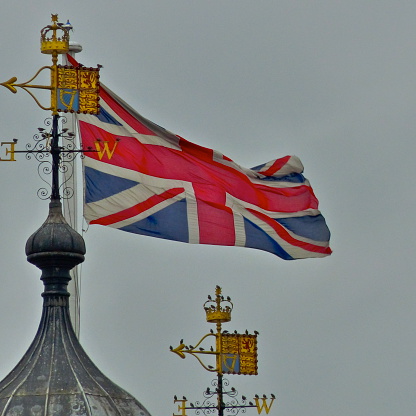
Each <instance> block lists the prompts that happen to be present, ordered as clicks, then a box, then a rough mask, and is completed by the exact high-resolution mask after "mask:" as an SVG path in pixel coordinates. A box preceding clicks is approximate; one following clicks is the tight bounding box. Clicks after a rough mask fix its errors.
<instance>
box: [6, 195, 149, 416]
mask: <svg viewBox="0 0 416 416" xmlns="http://www.w3.org/2000/svg"><path fill="white" fill-rule="evenodd" d="M84 253H85V244H84V240H83V238H82V237H81V236H80V235H79V234H78V233H77V232H76V231H74V230H73V229H72V228H71V227H70V226H69V225H68V224H67V223H66V221H65V219H64V218H63V216H62V211H61V204H60V202H59V200H52V202H51V203H50V208H49V215H48V218H47V220H46V221H45V223H44V224H43V225H42V226H41V227H40V228H39V230H37V231H36V232H35V233H34V234H33V235H32V236H31V237H30V238H29V240H28V241H27V244H26V254H27V256H28V261H30V262H31V263H33V264H35V265H36V266H37V267H39V268H40V269H41V270H42V276H41V280H42V281H43V283H44V285H45V290H44V292H43V293H42V296H43V298H44V303H43V312H42V317H41V321H40V324H39V328H38V331H37V333H36V335H35V338H34V340H33V342H32V344H31V345H30V347H29V349H28V350H27V352H26V354H25V355H24V356H23V358H22V359H21V360H20V362H19V363H18V364H17V365H16V367H15V368H14V369H13V370H12V371H11V372H10V374H9V375H8V376H7V377H6V378H5V379H4V380H3V381H1V382H0V415H1V416H150V415H149V413H148V411H147V410H146V409H145V408H144V406H143V405H142V404H141V403H140V402H138V401H137V400H136V399H135V398H134V397H133V396H131V395H130V394H129V393H127V392H126V391H125V390H123V389H122V388H120V387H119V386H117V385H116V384H115V383H113V382H112V381H111V380H110V379H109V378H107V377H106V376H105V375H104V374H103V373H102V372H101V371H100V370H99V369H98V368H97V367H96V365H95V364H94V363H93V362H92V360H91V359H90V358H89V357H88V355H87V354H86V353H85V351H84V349H83V348H82V347H81V345H80V343H79V341H78V338H77V337H76V335H75V332H74V330H73V327H72V324H71V319H70V315H69V302H68V300H69V296H70V295H69V293H68V291H67V285H68V282H69V280H70V279H71V277H70V274H69V271H70V270H71V269H72V268H73V267H74V266H75V265H76V264H78V263H80V262H82V261H83V260H84Z"/></svg>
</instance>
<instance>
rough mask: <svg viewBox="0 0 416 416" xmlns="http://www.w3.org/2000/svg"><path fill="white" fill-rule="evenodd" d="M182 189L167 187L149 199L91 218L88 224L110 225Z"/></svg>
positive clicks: (146, 208)
mask: <svg viewBox="0 0 416 416" xmlns="http://www.w3.org/2000/svg"><path fill="white" fill-rule="evenodd" d="M183 191H184V188H173V189H169V190H168V191H165V192H162V193H161V194H159V195H153V196H151V197H150V198H149V199H146V201H143V202H140V203H138V204H136V205H133V206H132V207H130V208H127V209H124V210H122V211H119V212H116V213H115V214H110V215H107V216H105V217H101V218H99V219H97V220H93V221H91V222H90V224H101V225H110V224H114V223H117V222H119V221H123V220H125V219H127V218H131V217H134V216H135V215H138V214H140V213H142V212H143V211H146V210H148V209H150V208H152V207H154V206H155V205H157V204H160V203H161V202H163V201H166V200H167V199H170V198H173V197H175V196H177V195H179V194H181V193H182V192H183Z"/></svg>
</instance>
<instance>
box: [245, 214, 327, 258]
mask: <svg viewBox="0 0 416 416" xmlns="http://www.w3.org/2000/svg"><path fill="white" fill-rule="evenodd" d="M247 211H249V212H251V213H252V214H253V215H255V216H256V217H257V218H259V219H260V220H262V221H264V222H265V223H267V224H269V225H270V226H271V227H272V228H273V230H274V231H276V233H277V234H278V235H279V237H281V238H283V239H284V240H285V241H286V242H288V243H289V244H291V245H292V246H296V247H300V248H303V249H304V250H308V251H312V252H314V253H322V254H327V255H329V254H331V253H332V250H331V249H330V248H329V247H322V246H317V245H315V244H310V243H305V242H304V241H300V240H297V239H296V238H293V237H292V236H291V235H290V234H289V233H288V232H287V231H286V229H285V228H284V227H283V226H282V225H281V224H279V223H278V222H277V221H275V220H273V218H270V217H268V216H267V215H264V214H262V213H260V212H258V211H255V210H253V209H251V208H247Z"/></svg>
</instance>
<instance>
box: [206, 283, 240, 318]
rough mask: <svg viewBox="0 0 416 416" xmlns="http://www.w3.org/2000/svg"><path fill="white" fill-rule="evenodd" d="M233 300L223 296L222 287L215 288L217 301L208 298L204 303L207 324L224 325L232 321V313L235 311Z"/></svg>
mask: <svg viewBox="0 0 416 416" xmlns="http://www.w3.org/2000/svg"><path fill="white" fill-rule="evenodd" d="M233 306H234V305H233V303H232V302H231V298H230V297H229V296H227V298H226V299H224V296H222V295H221V287H220V286H217V287H216V288H215V300H214V299H212V298H211V296H208V300H207V301H206V302H205V303H204V309H205V313H206V318H207V322H212V323H223V322H230V321H231V311H232V310H233Z"/></svg>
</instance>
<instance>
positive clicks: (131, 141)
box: [78, 85, 331, 260]
mask: <svg viewBox="0 0 416 416" xmlns="http://www.w3.org/2000/svg"><path fill="white" fill-rule="evenodd" d="M100 105H101V113H100V114H99V115H98V116H95V115H87V114H80V115H79V116H78V121H79V129H80V136H81V140H82V144H83V147H84V148H86V147H92V148H93V149H96V150H97V151H96V152H90V153H86V154H85V156H86V157H85V158H84V159H83V163H84V174H85V204H84V216H85V218H86V220H87V221H88V222H89V223H90V224H101V225H108V226H111V227H114V228H118V229H120V230H124V231H129V232H131V233H137V234H142V235H146V236H152V237H159V238H165V239H169V240H175V241H182V242H185V243H196V244H215V245H224V246H241V247H251V248H257V249H260V250H265V251H269V252H271V253H274V254H276V255H278V256H279V257H281V258H283V259H286V260H292V259H300V258H307V257H324V256H327V255H329V254H331V249H330V248H329V236H330V233H329V230H328V227H327V225H326V223H325V219H324V218H323V216H322V215H321V213H320V211H319V210H318V200H317V199H316V197H315V195H314V193H313V190H312V188H311V186H310V184H309V182H308V180H307V179H306V178H305V177H304V176H303V175H302V172H303V166H302V163H301V162H300V160H299V159H298V158H297V157H296V156H286V157H283V158H281V159H276V160H273V161H271V162H269V163H266V164H263V165H260V166H256V167H254V168H252V169H247V168H243V167H241V166H239V165H238V164H236V163H235V162H233V161H232V160H231V159H230V158H228V157H226V156H224V155H223V154H221V153H219V152H217V151H215V150H211V149H208V148H205V147H201V146H198V145H196V144H193V143H191V142H189V141H187V140H185V139H183V138H181V137H179V136H177V135H175V134H172V133H170V132H169V131H167V130H165V129H163V128H162V127H160V126H158V125H157V124H155V123H153V122H151V121H149V120H147V119H145V118H144V117H142V116H141V115H140V114H138V113H137V112H136V111H135V110H133V109H132V108H131V107H130V106H129V105H128V104H126V103H125V102H124V101H123V100H122V99H120V98H119V97H118V96H116V95H115V94H114V93H113V92H111V91H110V90H109V89H108V88H106V87H104V86H103V85H101V88H100Z"/></svg>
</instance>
